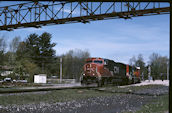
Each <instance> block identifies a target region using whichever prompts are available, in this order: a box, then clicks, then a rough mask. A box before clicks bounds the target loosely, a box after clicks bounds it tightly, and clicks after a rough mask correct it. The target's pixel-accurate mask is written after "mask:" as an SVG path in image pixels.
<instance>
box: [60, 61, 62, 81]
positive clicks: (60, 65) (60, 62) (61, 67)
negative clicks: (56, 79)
mask: <svg viewBox="0 0 172 113" xmlns="http://www.w3.org/2000/svg"><path fill="white" fill-rule="evenodd" d="M60 83H62V58H60Z"/></svg>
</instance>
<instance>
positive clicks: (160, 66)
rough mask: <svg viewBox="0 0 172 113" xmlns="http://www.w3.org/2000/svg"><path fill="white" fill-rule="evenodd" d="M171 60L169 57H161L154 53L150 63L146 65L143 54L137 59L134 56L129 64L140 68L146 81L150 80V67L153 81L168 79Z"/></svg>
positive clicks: (150, 57)
mask: <svg viewBox="0 0 172 113" xmlns="http://www.w3.org/2000/svg"><path fill="white" fill-rule="evenodd" d="M168 62H169V59H168V57H167V56H161V55H160V54H158V53H152V54H151V55H150V56H149V61H148V63H147V64H146V63H145V61H144V58H143V55H142V54H139V55H138V56H137V58H136V57H135V56H133V57H132V58H130V60H129V64H130V65H132V66H136V67H140V74H141V76H142V77H143V78H144V79H148V68H149V66H150V69H151V71H150V74H151V76H152V78H153V79H167V73H168V72H167V71H168V68H169V66H168V65H169V63H168Z"/></svg>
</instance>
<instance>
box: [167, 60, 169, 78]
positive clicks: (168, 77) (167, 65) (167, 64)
mask: <svg viewBox="0 0 172 113" xmlns="http://www.w3.org/2000/svg"><path fill="white" fill-rule="evenodd" d="M167 80H169V63H168V61H167Z"/></svg>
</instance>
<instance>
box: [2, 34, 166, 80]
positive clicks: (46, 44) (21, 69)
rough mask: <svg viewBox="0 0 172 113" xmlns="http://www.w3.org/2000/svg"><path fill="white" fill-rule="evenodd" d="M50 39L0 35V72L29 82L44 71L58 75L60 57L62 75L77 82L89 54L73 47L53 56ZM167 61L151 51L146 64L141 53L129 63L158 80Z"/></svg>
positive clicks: (53, 51) (47, 36)
mask: <svg viewBox="0 0 172 113" xmlns="http://www.w3.org/2000/svg"><path fill="white" fill-rule="evenodd" d="M51 39H52V35H51V34H50V33H47V32H44V33H42V34H41V35H38V34H36V33H32V34H30V35H28V36H27V37H26V39H25V40H24V41H21V39H20V37H15V38H13V40H12V41H11V42H10V43H9V45H8V44H7V42H6V40H5V37H0V73H2V72H3V71H5V70H10V71H12V72H13V73H11V74H10V75H9V77H11V78H13V79H26V78H27V79H28V80H29V81H31V82H32V81H33V75H35V74H41V73H42V74H47V75H48V77H51V76H57V77H58V78H59V76H60V58H62V59H63V62H62V69H63V72H62V74H63V78H74V79H76V80H77V81H79V78H80V75H81V74H82V72H83V65H84V63H85V59H86V58H88V57H90V53H89V52H88V51H83V50H80V49H75V50H69V51H68V52H67V53H65V54H63V55H60V56H57V55H56V51H55V50H54V47H55V46H56V43H52V41H51ZM7 48H9V50H7ZM168 61H169V59H168V57H166V56H161V55H159V54H158V53H152V54H151V55H150V57H149V62H148V63H147V64H146V63H145V61H144V58H143V55H142V54H139V55H138V56H137V58H136V57H135V56H133V57H132V58H130V59H129V64H130V65H132V66H136V67H140V74H141V75H142V76H143V75H144V76H143V77H144V79H148V76H147V75H148V67H149V66H150V67H151V75H152V77H153V78H154V79H160V78H161V77H162V76H164V74H166V73H167V63H168ZM1 78H2V76H0V79H1Z"/></svg>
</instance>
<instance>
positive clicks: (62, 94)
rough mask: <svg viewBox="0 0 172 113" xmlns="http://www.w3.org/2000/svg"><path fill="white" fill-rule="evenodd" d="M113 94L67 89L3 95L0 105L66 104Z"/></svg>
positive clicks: (0, 97) (0, 98)
mask: <svg viewBox="0 0 172 113" xmlns="http://www.w3.org/2000/svg"><path fill="white" fill-rule="evenodd" d="M110 95H112V93H104V92H97V91H94V90H87V89H80V90H78V89H66V90H54V91H49V92H47V93H43V92H40V93H37V94H34V93H26V94H17V95H1V96H0V105H5V106H6V105H9V104H18V105H20V104H26V103H27V104H32V103H40V102H49V103H55V102H65V101H70V100H78V99H84V98H91V97H100V96H110ZM113 95H114V94H113Z"/></svg>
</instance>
